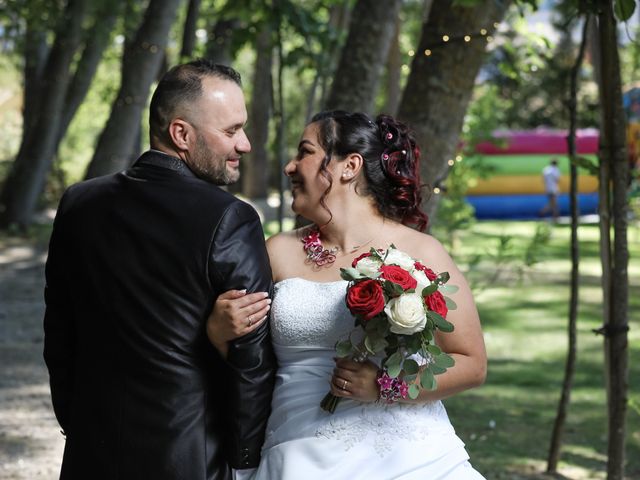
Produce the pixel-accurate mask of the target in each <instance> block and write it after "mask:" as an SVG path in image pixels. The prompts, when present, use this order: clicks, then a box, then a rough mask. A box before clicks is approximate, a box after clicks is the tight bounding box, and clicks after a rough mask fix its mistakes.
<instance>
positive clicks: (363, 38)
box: [326, 0, 402, 113]
mask: <svg viewBox="0 0 640 480" xmlns="http://www.w3.org/2000/svg"><path fill="white" fill-rule="evenodd" d="M401 4H402V1H401V0H388V1H386V2H380V1H379V0H358V1H357V2H356V5H355V7H354V8H353V12H352V14H351V22H350V25H349V35H348V37H347V42H346V43H345V46H344V48H343V49H342V53H341V55H340V62H339V63H338V69H337V71H336V73H335V76H334V81H333V85H332V86H331V93H330V94H329V99H328V101H327V105H326V108H327V109H329V110H331V109H342V110H353V111H361V112H367V113H370V112H372V111H373V107H374V101H375V97H376V94H377V93H378V85H379V82H380V77H381V75H382V70H383V67H384V65H385V64H386V61H387V55H388V52H389V46H390V45H391V39H392V36H393V32H394V28H395V24H396V18H397V16H398V12H399V11H400V6H401Z"/></svg>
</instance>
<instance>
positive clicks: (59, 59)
mask: <svg viewBox="0 0 640 480" xmlns="http://www.w3.org/2000/svg"><path fill="white" fill-rule="evenodd" d="M86 3H87V2H86V0H69V1H68V2H67V4H66V7H65V11H64V13H63V15H62V17H61V20H60V22H59V23H58V25H57V28H56V36H55V40H54V43H53V46H52V48H51V52H50V54H49V58H48V60H47V64H46V66H45V68H44V70H43V72H42V81H41V82H40V85H41V87H40V88H39V95H38V96H39V97H40V101H39V102H38V112H37V113H38V114H37V115H34V116H33V117H32V118H34V123H33V127H32V128H27V134H28V132H29V131H33V133H34V134H33V135H28V138H26V140H27V141H25V142H23V143H22V145H21V147H20V151H19V152H18V156H17V157H16V160H15V161H14V163H13V165H12V167H11V170H10V172H9V175H8V177H7V180H6V181H5V184H4V188H3V191H2V195H1V201H0V226H2V227H7V226H9V225H10V224H12V223H15V224H18V225H20V226H22V227H25V226H27V225H28V224H29V223H31V219H32V216H33V213H34V212H35V209H36V206H37V201H38V196H39V195H40V192H41V191H42V189H43V186H44V183H45V181H46V176H47V173H48V172H49V169H50V167H51V162H52V161H53V156H54V153H55V147H56V145H57V139H58V136H57V134H58V128H59V125H60V115H61V113H62V109H63V107H64V100H65V94H66V91H67V85H68V83H69V77H70V66H71V62H72V61H73V56H74V54H75V52H76V50H77V48H78V46H79V44H80V41H81V38H82V20H83V18H84V14H85V10H86Z"/></svg>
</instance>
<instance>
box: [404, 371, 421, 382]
mask: <svg viewBox="0 0 640 480" xmlns="http://www.w3.org/2000/svg"><path fill="white" fill-rule="evenodd" d="M416 378H418V374H417V373H414V374H413V375H406V372H405V375H404V376H403V377H402V379H403V380H404V381H405V382H407V383H411V382H414V381H415V380H416Z"/></svg>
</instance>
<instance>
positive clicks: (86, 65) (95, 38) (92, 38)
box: [56, 0, 123, 152]
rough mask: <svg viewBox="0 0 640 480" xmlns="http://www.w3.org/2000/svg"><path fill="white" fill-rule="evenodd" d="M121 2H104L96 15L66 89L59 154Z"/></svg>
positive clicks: (102, 51) (109, 34)
mask: <svg viewBox="0 0 640 480" xmlns="http://www.w3.org/2000/svg"><path fill="white" fill-rule="evenodd" d="M122 3H123V2H122V1H120V0H119V2H118V4H115V5H114V4H113V3H111V2H103V8H102V9H100V10H99V11H98V12H96V18H95V20H94V22H93V25H92V26H91V28H89V30H88V35H87V41H86V43H85V47H84V50H83V52H82V56H81V57H80V60H79V61H78V66H77V67H76V71H75V73H74V75H73V79H72V80H71V83H70V84H69V88H68V89H67V94H66V97H65V104H64V110H63V111H62V117H61V120H60V128H59V130H58V141H57V144H56V152H57V151H58V147H59V145H60V142H61V141H62V139H63V138H64V136H65V134H66V133H67V129H68V128H69V124H70V123H71V120H73V117H74V116H75V114H76V112H77V111H78V108H80V105H81V104H82V102H83V101H84V99H85V97H86V96H87V92H88V91H89V87H90V86H91V82H92V80H93V77H94V76H95V74H96V71H97V70H98V66H99V65H100V60H101V59H102V54H103V53H104V51H105V49H106V48H107V46H108V45H109V41H110V40H111V33H112V31H113V27H114V25H115V23H116V20H117V19H118V15H119V12H120V7H121V5H122Z"/></svg>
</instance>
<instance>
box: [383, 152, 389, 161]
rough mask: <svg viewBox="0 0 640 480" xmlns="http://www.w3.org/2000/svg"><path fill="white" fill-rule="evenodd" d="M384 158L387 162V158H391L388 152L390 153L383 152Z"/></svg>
mask: <svg viewBox="0 0 640 480" xmlns="http://www.w3.org/2000/svg"><path fill="white" fill-rule="evenodd" d="M382 160H384V161H385V162H386V161H387V160H389V154H388V153H383V154H382Z"/></svg>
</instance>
